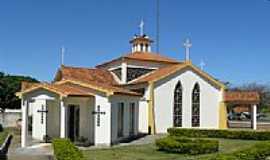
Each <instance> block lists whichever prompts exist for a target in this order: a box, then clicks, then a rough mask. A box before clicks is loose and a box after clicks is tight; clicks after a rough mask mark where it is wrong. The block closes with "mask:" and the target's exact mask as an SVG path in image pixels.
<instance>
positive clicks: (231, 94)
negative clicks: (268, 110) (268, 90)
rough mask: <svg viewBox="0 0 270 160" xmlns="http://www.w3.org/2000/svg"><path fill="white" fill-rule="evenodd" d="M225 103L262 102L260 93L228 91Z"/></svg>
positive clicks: (225, 95)
mask: <svg viewBox="0 0 270 160" xmlns="http://www.w3.org/2000/svg"><path fill="white" fill-rule="evenodd" d="M224 102H227V103H239V104H253V103H254V104H257V103H259V102H260V95H259V93H258V92H252V91H227V92H225V93H224Z"/></svg>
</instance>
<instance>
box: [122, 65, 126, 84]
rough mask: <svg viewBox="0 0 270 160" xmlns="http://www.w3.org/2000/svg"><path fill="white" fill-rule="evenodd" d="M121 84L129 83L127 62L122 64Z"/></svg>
mask: <svg viewBox="0 0 270 160" xmlns="http://www.w3.org/2000/svg"><path fill="white" fill-rule="evenodd" d="M121 67H122V70H121V83H122V84H125V83H127V62H122V66H121Z"/></svg>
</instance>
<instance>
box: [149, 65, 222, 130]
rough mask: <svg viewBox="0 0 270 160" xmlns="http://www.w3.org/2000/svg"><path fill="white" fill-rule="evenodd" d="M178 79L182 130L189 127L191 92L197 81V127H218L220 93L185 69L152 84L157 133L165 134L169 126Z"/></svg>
mask: <svg viewBox="0 0 270 160" xmlns="http://www.w3.org/2000/svg"><path fill="white" fill-rule="evenodd" d="M179 80H180V81H181V84H182V88H183V109H182V113H183V120H182V124H183V127H184V128H191V103H192V100H191V98H192V90H193V87H194V85H195V84H196V82H197V83H199V85H200V91H201V102H200V103H201V105H200V118H201V119H200V127H201V128H218V124H219V123H218V122H219V103H220V101H221V99H222V92H221V91H220V90H219V89H217V88H215V87H213V86H212V85H211V84H209V83H208V82H207V81H205V80H204V79H202V78H201V77H200V76H198V75H197V74H195V73H194V72H192V71H191V70H187V71H184V72H178V73H176V74H174V75H172V76H169V77H167V78H165V79H163V80H161V81H159V82H157V83H156V84H155V90H154V99H155V102H154V103H155V104H154V106H155V124H156V131H157V133H166V132H167V128H170V127H173V103H174V89H175V86H176V84H177V83H178V81H179Z"/></svg>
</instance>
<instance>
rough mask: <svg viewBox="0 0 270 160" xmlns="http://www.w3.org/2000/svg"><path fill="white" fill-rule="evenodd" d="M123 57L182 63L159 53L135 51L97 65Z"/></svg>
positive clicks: (104, 64) (106, 63)
mask: <svg viewBox="0 0 270 160" xmlns="http://www.w3.org/2000/svg"><path fill="white" fill-rule="evenodd" d="M123 59H131V60H138V61H151V62H159V63H166V64H177V63H181V62H179V61H177V60H174V59H172V58H169V57H166V56H162V55H160V54H157V53H152V52H151V53H150V52H134V53H129V54H126V55H124V56H121V57H119V58H116V59H113V60H111V61H109V62H105V63H103V64H100V65H97V67H98V68H99V67H102V66H106V65H108V64H110V63H112V62H115V61H118V60H123Z"/></svg>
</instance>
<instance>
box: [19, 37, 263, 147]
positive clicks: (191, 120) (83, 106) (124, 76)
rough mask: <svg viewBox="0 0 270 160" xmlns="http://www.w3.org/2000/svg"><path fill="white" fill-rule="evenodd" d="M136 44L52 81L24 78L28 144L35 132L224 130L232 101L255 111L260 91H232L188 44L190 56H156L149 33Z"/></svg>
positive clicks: (94, 136)
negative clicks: (197, 61) (196, 61)
mask: <svg viewBox="0 0 270 160" xmlns="http://www.w3.org/2000/svg"><path fill="white" fill-rule="evenodd" d="M130 43H131V45H132V52H131V53H129V54H126V55H123V56H121V57H119V58H116V59H113V60H111V61H109V62H105V63H102V64H100V65H97V66H96V67H95V68H82V67H70V66H64V65H62V66H61V67H60V68H59V70H58V72H57V73H56V76H55V79H54V80H53V82H52V83H23V84H22V90H21V92H19V93H17V95H18V96H19V97H20V98H21V100H22V113H23V116H22V137H21V143H22V147H25V146H27V145H28V141H27V139H28V138H27V137H29V136H30V137H32V138H33V139H36V140H40V141H42V140H43V139H44V137H50V138H58V137H61V138H70V139H71V140H72V141H76V140H79V139H82V138H84V139H85V140H87V141H89V143H91V144H92V145H111V144H115V143H118V142H120V141H121V140H125V139H128V138H132V137H135V136H137V135H139V134H143V133H146V134H158V133H166V132H167V129H168V128H170V127H182V128H207V129H210V128H211V129H226V128H227V109H226V104H227V103H231V102H237V103H242V102H244V101H245V103H250V104H251V106H252V109H253V110H252V111H253V115H256V109H257V103H258V102H257V98H258V97H257V95H256V93H246V95H245V94H239V93H233V92H227V91H226V87H225V85H224V84H222V83H221V82H219V81H218V80H216V79H215V78H213V77H211V76H210V75H208V74H207V73H205V72H204V71H202V70H201V69H199V68H197V67H196V66H194V65H193V64H192V62H191V61H190V59H189V47H191V45H190V44H189V43H186V45H185V46H186V47H187V48H186V54H187V56H186V59H185V60H184V61H178V60H175V59H171V58H168V57H165V56H162V55H160V54H157V53H152V52H151V43H152V40H151V39H150V38H149V37H148V36H145V35H141V36H136V37H134V38H133V39H132V40H131V41H130ZM253 97H255V98H253ZM252 98H253V99H252ZM254 117H255V118H254ZM29 124H31V126H32V130H31V132H30V130H29ZM253 128H254V129H256V116H253Z"/></svg>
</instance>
